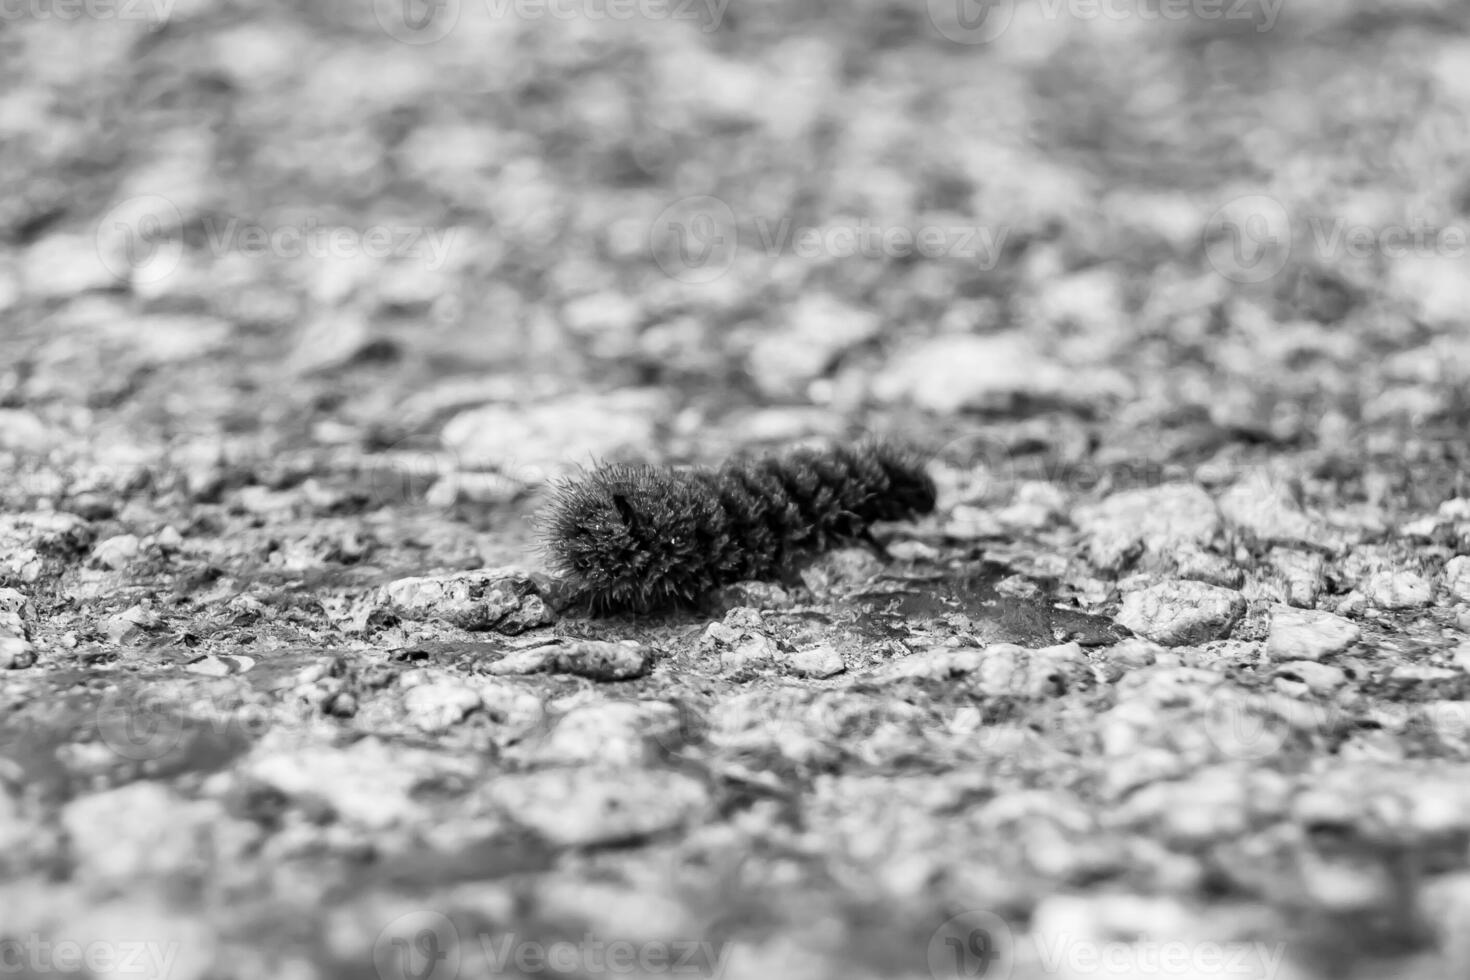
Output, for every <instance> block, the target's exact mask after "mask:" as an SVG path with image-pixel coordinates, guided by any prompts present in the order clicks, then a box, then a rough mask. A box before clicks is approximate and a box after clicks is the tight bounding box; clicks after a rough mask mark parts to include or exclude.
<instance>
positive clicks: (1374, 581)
mask: <svg viewBox="0 0 1470 980" xmlns="http://www.w3.org/2000/svg"><path fill="white" fill-rule="evenodd" d="M1363 594H1364V595H1366V596H1367V597H1368V601H1369V602H1371V603H1373V605H1375V606H1377V607H1378V608H1379V609H1417V608H1419V607H1420V606H1427V605H1429V602H1430V600H1431V599H1433V598H1434V586H1433V585H1431V584H1430V583H1429V580H1428V579H1426V578H1425V577H1424V576H1422V575H1419V574H1417V573H1415V572H1410V571H1382V572H1377V573H1375V574H1374V575H1373V576H1372V577H1370V578H1369V579H1368V581H1367V583H1366V584H1365V585H1364V586H1363Z"/></svg>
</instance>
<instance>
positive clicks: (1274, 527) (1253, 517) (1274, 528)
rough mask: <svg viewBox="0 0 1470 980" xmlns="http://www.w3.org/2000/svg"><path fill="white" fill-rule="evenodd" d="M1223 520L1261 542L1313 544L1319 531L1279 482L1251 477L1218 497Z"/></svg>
mask: <svg viewBox="0 0 1470 980" xmlns="http://www.w3.org/2000/svg"><path fill="white" fill-rule="evenodd" d="M1219 503H1220V513H1221V514H1223V515H1224V516H1225V520H1226V521H1228V522H1229V523H1230V524H1233V525H1234V526H1235V527H1237V528H1240V529H1241V530H1243V531H1247V532H1249V533H1250V534H1252V535H1254V536H1255V537H1257V538H1260V539H1261V540H1263V541H1282V542H1305V543H1315V542H1319V541H1321V539H1322V531H1321V530H1320V528H1319V526H1318V525H1317V523H1316V522H1315V521H1313V520H1312V519H1311V518H1309V517H1308V516H1307V515H1306V514H1304V513H1302V511H1301V508H1300V507H1298V506H1297V503H1296V500H1295V499H1294V498H1293V497H1292V495H1291V492H1290V489H1289V488H1288V487H1287V486H1286V484H1285V483H1284V482H1282V481H1280V480H1273V479H1271V478H1270V477H1268V476H1266V475H1264V474H1259V473H1257V474H1252V475H1251V476H1248V477H1247V478H1245V479H1244V480H1241V481H1240V482H1239V483H1237V484H1235V485H1234V486H1233V487H1231V488H1230V489H1229V490H1227V491H1225V492H1224V493H1223V494H1221V495H1220V501H1219Z"/></svg>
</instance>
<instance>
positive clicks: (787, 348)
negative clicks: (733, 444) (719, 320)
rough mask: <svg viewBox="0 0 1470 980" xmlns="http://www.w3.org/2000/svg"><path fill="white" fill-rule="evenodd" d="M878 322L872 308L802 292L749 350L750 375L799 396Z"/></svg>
mask: <svg viewBox="0 0 1470 980" xmlns="http://www.w3.org/2000/svg"><path fill="white" fill-rule="evenodd" d="M880 326H881V321H880V320H879V318H878V314H877V313H875V312H874V311H872V310H870V309H863V308H859V307H855V306H851V305H849V304H847V303H844V302H842V301H840V300H838V299H835V298H833V297H831V296H828V295H825V294H822V293H812V294H808V295H805V296H803V297H802V298H801V299H799V300H798V301H797V303H796V305H795V307H793V308H792V310H791V311H790V313H789V314H788V316H787V318H786V322H785V323H783V324H781V325H780V327H779V328H778V329H776V330H773V331H771V332H770V333H767V334H765V335H764V336H763V337H762V338H761V339H760V340H759V341H758V342H757V343H756V345H755V348H754V349H753V350H751V352H750V361H749V368H750V377H751V379H752V380H753V381H754V382H755V383H756V385H757V386H758V387H759V388H760V389H761V390H762V391H763V392H765V393H766V394H768V395H772V396H775V397H792V396H796V395H802V394H804V393H805V391H806V386H807V385H808V384H810V383H811V382H812V381H813V380H815V379H816V378H818V377H820V376H821V375H822V373H823V372H825V371H826V370H827V368H829V367H830V366H831V365H832V362H833V361H835V360H836V359H837V358H838V357H839V356H841V355H842V353H843V352H844V351H847V350H849V349H850V348H852V347H855V346H857V345H858V344H862V343H866V342H867V341H869V340H871V339H873V338H874V337H875V336H877V334H878V330H879V327H880Z"/></svg>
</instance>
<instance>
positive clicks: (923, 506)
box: [544, 442, 935, 611]
mask: <svg viewBox="0 0 1470 980" xmlns="http://www.w3.org/2000/svg"><path fill="white" fill-rule="evenodd" d="M934 500H935V488H934V482H933V481H932V480H931V479H930V478H929V476H928V475H927V474H926V473H925V472H924V470H923V467H922V460H921V459H920V458H919V457H918V456H917V455H916V454H914V453H912V452H909V451H907V450H904V449H900V448H898V447H895V446H892V445H889V444H887V443H882V442H867V443H862V444H859V445H857V446H852V447H840V448H836V449H831V450H827V451H820V450H809V449H803V450H796V451H794V452H790V453H786V454H784V455H781V456H774V457H766V458H760V459H735V460H732V461H730V462H728V463H726V464H725V465H723V466H721V467H720V468H719V469H716V470H670V469H660V468H657V467H652V466H642V465H623V464H613V465H606V466H600V467H598V468H596V469H594V470H592V471H591V472H589V473H587V474H585V475H583V476H582V477H581V478H580V479H577V480H573V481H570V482H567V483H564V484H562V485H561V486H559V487H558V488H557V494H556V499H555V501H554V502H553V503H552V505H551V508H550V510H549V512H548V515H547V517H546V518H545V522H544V529H545V532H546V544H547V550H548V552H549V554H550V557H551V561H552V564H553V565H554V566H555V567H556V569H557V570H558V571H559V572H560V573H561V574H562V575H563V576H564V577H565V578H566V579H567V581H568V582H569V584H570V585H571V586H572V588H573V590H574V591H575V592H576V593H577V594H578V595H579V596H580V597H582V598H584V599H585V600H586V601H587V602H588V603H589V605H590V606H591V607H592V608H593V609H595V610H600V611H611V610H623V609H626V610H633V611H648V610H651V609H656V608H660V607H665V606H670V605H677V604H690V603H693V602H694V601H695V600H697V599H698V598H699V597H700V596H702V595H704V594H706V593H708V592H710V591H712V590H714V589H717V588H719V587H721V586H724V585H729V584H731V583H733V582H739V581H743V580H747V579H770V578H776V577H781V576H783V574H785V573H787V572H789V570H790V568H791V563H792V561H793V560H794V559H795V558H797V557H799V556H800V555H802V554H807V553H811V552H815V551H820V550H822V549H825V548H828V547H831V546H833V545H836V544H846V543H852V542H859V541H861V542H870V541H871V538H870V536H869V527H870V526H871V525H872V524H873V523H874V522H875V521H889V520H901V519H905V518H910V517H914V516H916V515H919V514H927V513H929V512H930V511H932V510H933V509H934Z"/></svg>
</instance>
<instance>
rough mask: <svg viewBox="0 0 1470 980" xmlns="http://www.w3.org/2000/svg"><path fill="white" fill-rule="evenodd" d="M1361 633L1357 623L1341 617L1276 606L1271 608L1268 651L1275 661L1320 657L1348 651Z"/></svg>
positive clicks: (1319, 658)
mask: <svg viewBox="0 0 1470 980" xmlns="http://www.w3.org/2000/svg"><path fill="white" fill-rule="evenodd" d="M1361 635H1362V633H1361V631H1360V630H1359V629H1358V627H1357V626H1356V625H1355V624H1354V623H1352V622H1351V621H1349V620H1346V619H1343V618H1342V617H1341V616H1334V615H1332V613H1327V612H1318V611H1316V610H1312V609H1293V608H1291V607H1289V606H1277V607H1275V608H1274V609H1273V610H1272V611H1271V634H1270V637H1269V638H1268V639H1267V641H1266V652H1267V653H1268V654H1270V656H1271V658H1272V659H1273V660H1321V659H1322V658H1323V657H1330V656H1332V655H1333V654H1338V653H1342V652H1344V651H1346V650H1347V649H1348V648H1349V647H1351V646H1352V645H1353V644H1354V643H1357V642H1358V639H1359V637H1360V636H1361Z"/></svg>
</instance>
